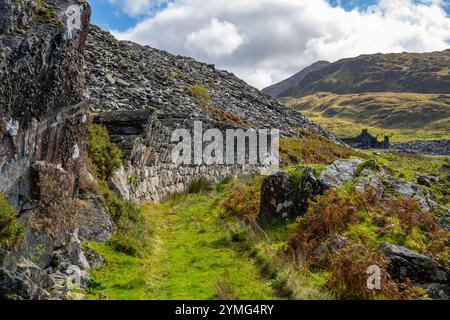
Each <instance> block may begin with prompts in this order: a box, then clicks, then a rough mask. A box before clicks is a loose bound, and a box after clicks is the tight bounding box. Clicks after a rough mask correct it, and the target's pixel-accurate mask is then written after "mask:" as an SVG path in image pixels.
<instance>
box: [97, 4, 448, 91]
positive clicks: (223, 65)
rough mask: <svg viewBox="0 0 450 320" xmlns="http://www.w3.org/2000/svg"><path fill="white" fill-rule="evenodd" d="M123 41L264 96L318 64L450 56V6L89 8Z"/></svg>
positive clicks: (229, 5) (276, 5) (100, 22)
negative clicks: (214, 72)
mask: <svg viewBox="0 0 450 320" xmlns="http://www.w3.org/2000/svg"><path fill="white" fill-rule="evenodd" d="M88 2H89V3H90V4H91V6H92V9H93V13H92V22H93V23H94V24H97V25H99V26H100V27H102V28H103V29H106V30H108V31H110V32H111V33H113V34H114V35H115V36H116V37H117V38H119V39H122V40H131V41H134V42H137V43H140V44H145V45H150V46H152V47H154V48H157V49H162V50H166V51H168V52H171V53H173V54H180V55H184V56H190V57H193V58H195V59H197V60H199V61H202V62H206V63H211V64H215V65H216V67H217V68H220V69H224V70H228V71H231V72H233V73H235V74H236V75H237V76H238V77H240V78H242V79H243V80H245V81H246V82H248V83H249V84H251V85H253V86H255V87H257V88H259V89H262V88H264V87H267V86H269V85H271V84H273V83H276V82H279V81H281V80H283V79H285V78H287V77H289V76H291V75H293V74H294V73H296V72H298V71H300V70H301V69H303V68H305V67H307V66H309V65H311V64H312V63H314V62H316V61H318V60H327V61H330V62H333V61H337V60H339V59H342V58H348V57H354V56H357V55H360V54H371V53H379V52H381V53H389V52H404V51H407V52H427V51H437V50H444V49H447V48H450V0H88Z"/></svg>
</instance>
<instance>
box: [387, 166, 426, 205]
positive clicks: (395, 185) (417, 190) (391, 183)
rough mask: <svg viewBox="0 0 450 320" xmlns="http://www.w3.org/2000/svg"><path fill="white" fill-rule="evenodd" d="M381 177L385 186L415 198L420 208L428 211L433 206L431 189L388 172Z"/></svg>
mask: <svg viewBox="0 0 450 320" xmlns="http://www.w3.org/2000/svg"><path fill="white" fill-rule="evenodd" d="M382 178H383V183H384V184H385V187H386V188H388V189H391V190H394V191H395V192H396V193H398V194H400V195H402V196H404V197H407V198H413V199H416V200H417V202H418V204H419V205H420V208H421V209H422V210H424V211H430V210H432V209H433V208H434V201H433V193H432V192H431V190H429V189H427V188H424V187H423V186H420V185H418V184H414V183H411V182H408V181H405V180H401V179H397V178H395V177H393V176H391V175H388V174H383V176H382Z"/></svg>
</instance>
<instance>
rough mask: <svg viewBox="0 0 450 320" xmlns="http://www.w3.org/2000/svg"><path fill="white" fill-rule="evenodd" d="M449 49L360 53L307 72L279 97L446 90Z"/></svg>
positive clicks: (449, 78) (449, 82)
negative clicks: (298, 81)
mask: <svg viewBox="0 0 450 320" xmlns="http://www.w3.org/2000/svg"><path fill="white" fill-rule="evenodd" d="M449 91H450V49H447V50H445V51H441V52H430V53H392V54H375V55H361V56H359V57H356V58H350V59H343V60H339V61H337V62H335V63H332V64H330V65H328V66H326V67H324V68H321V69H319V70H316V71H313V72H311V73H309V74H308V75H307V76H306V77H305V78H304V79H303V80H302V81H301V82H300V83H299V84H298V85H296V86H294V87H291V88H290V89H288V90H286V91H284V92H283V93H282V94H280V95H279V96H280V97H296V98H298V97H304V96H307V95H310V94H314V93H318V92H332V93H338V94H347V93H361V92H416V93H449Z"/></svg>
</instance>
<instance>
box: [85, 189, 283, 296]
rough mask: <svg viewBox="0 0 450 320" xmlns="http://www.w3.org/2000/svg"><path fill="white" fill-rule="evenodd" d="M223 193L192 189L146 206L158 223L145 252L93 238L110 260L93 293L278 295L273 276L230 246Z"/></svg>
mask: <svg viewBox="0 0 450 320" xmlns="http://www.w3.org/2000/svg"><path fill="white" fill-rule="evenodd" d="M221 197H222V195H221V194H216V195H214V196H211V195H209V196H208V195H187V196H185V197H183V198H182V199H176V200H175V199H173V200H169V201H167V202H165V203H163V204H148V205H145V206H144V207H143V210H144V211H145V213H146V216H147V217H148V219H149V221H150V222H151V224H152V226H153V231H154V235H153V236H152V237H151V239H152V240H151V242H152V243H151V244H150V247H151V250H149V252H143V254H142V257H139V258H136V257H130V256H127V255H124V254H120V253H117V252H116V251H114V250H113V249H112V248H111V247H109V246H108V245H107V244H90V245H91V246H92V248H93V249H95V250H97V251H98V252H99V253H100V254H102V255H103V256H104V257H105V259H106V261H107V262H108V263H107V266H106V267H103V268H101V269H98V270H94V271H93V272H92V277H93V285H94V288H93V290H92V292H91V293H90V294H89V295H88V296H87V298H88V299H99V298H103V299H151V300H158V299H181V300H185V299H194V300H195V299H217V298H236V299H237V298H239V299H273V298H275V296H274V294H273V291H272V289H271V287H270V281H268V280H265V279H264V278H262V277H260V275H259V273H258V268H257V266H256V265H255V264H254V261H253V260H252V259H251V258H248V257H246V256H244V255H242V254H239V253H237V252H236V251H234V250H233V249H232V248H231V246H229V240H228V234H229V231H228V228H227V224H226V222H225V221H224V220H223V219H222V218H220V217H219V214H220V209H219V208H218V202H219V201H220V199H221Z"/></svg>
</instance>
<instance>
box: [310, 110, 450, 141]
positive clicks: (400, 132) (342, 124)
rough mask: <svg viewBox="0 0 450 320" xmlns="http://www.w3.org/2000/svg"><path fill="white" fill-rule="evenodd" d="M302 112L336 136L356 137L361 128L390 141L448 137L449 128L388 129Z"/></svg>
mask: <svg viewBox="0 0 450 320" xmlns="http://www.w3.org/2000/svg"><path fill="white" fill-rule="evenodd" d="M303 114H304V115H305V116H306V117H308V118H309V119H311V120H312V121H314V122H315V123H317V124H319V125H320V126H322V127H324V128H325V129H327V130H328V131H330V132H332V133H333V134H335V135H336V136H337V137H338V138H351V137H356V136H358V135H359V134H361V132H362V130H363V129H368V130H369V132H370V134H372V135H373V136H376V135H379V136H380V137H383V136H389V137H390V139H391V141H392V142H406V141H415V140H444V139H450V132H449V130H444V129H443V130H436V129H389V128H382V127H379V126H373V125H368V124H364V123H361V122H356V121H351V120H346V119H340V118H327V117H324V116H321V115H320V114H317V113H308V112H304V113H303Z"/></svg>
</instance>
